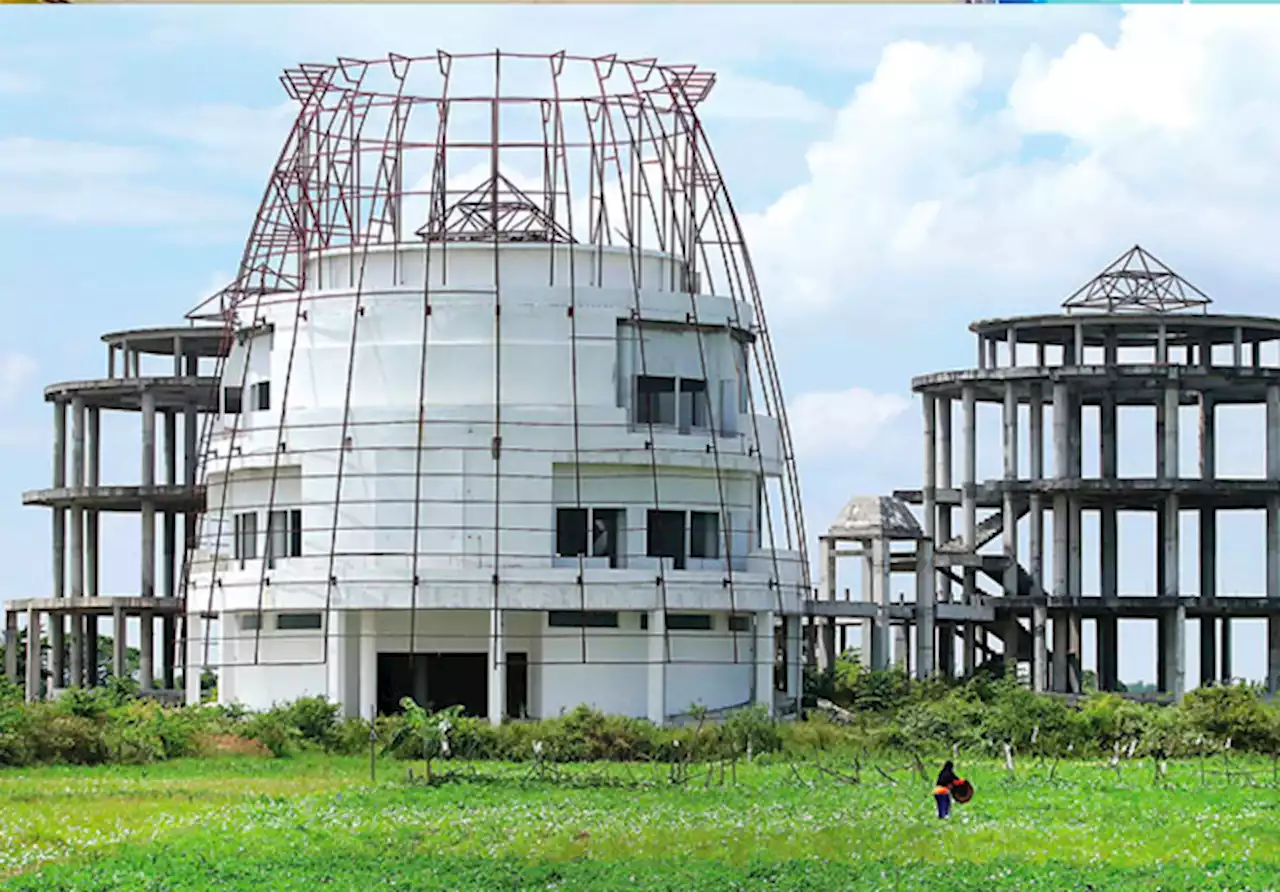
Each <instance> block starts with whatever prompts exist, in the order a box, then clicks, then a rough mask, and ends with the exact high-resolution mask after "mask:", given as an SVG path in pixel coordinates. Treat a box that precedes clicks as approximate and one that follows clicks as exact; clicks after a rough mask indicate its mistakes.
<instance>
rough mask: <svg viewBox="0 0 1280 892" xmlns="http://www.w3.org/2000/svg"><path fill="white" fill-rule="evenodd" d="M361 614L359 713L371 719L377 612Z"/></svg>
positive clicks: (375, 693)
mask: <svg viewBox="0 0 1280 892" xmlns="http://www.w3.org/2000/svg"><path fill="white" fill-rule="evenodd" d="M361 614H362V616H361V619H360V715H361V716H362V717H364V718H366V719H372V718H374V717H376V716H377V714H378V614H377V613H375V612H374V611H372V610H363V611H361ZM530 662H532V660H531V661H530ZM530 705H531V706H532V704H530ZM530 711H532V710H530Z"/></svg>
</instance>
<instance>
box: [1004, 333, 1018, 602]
mask: <svg viewBox="0 0 1280 892" xmlns="http://www.w3.org/2000/svg"><path fill="white" fill-rule="evenodd" d="M1011 347H1012V345H1011ZM1003 428H1004V479H1005V482H1006V484H1011V483H1012V482H1013V481H1014V480H1017V479H1018V394H1017V392H1016V391H1015V390H1014V388H1013V384H1012V383H1006V384H1005V385H1004V418H1003ZM1001 512H1002V513H1003V515H1004V528H1003V531H1002V533H1003V541H1002V546H1003V549H1004V556H1005V557H1006V558H1008V560H1009V565H1008V566H1007V567H1006V568H1005V571H1004V595H1005V597H1006V598H1013V597H1017V595H1018V520H1017V517H1018V515H1017V512H1016V510H1015V505H1014V500H1013V493H1012V491H1010V490H1009V489H1006V490H1005V492H1004V498H1003V501H1002V504H1001Z"/></svg>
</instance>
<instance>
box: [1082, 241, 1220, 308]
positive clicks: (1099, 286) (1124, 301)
mask: <svg viewBox="0 0 1280 892" xmlns="http://www.w3.org/2000/svg"><path fill="white" fill-rule="evenodd" d="M1210 303H1212V301H1211V300H1210V298H1209V296H1208V295H1207V294H1205V293H1204V292H1203V291H1201V290H1200V289H1199V288H1197V287H1196V286H1194V285H1192V284H1191V283H1190V282H1188V281H1187V280H1186V279H1184V278H1182V277H1181V276H1179V275H1178V274H1177V273H1175V272H1174V271H1173V270H1171V269H1169V267H1167V266H1165V265H1164V264H1163V263H1161V262H1160V261H1159V260H1157V259H1156V258H1155V257H1154V256H1153V255H1152V254H1151V253H1150V252H1148V251H1146V250H1144V249H1143V248H1142V246H1140V245H1134V246H1133V247H1132V248H1130V249H1129V250H1128V251H1126V252H1124V253H1123V254H1121V255H1120V256H1119V257H1118V258H1117V259H1116V260H1115V261H1114V262H1113V263H1112V264H1111V265H1110V266H1108V267H1107V268H1106V269H1104V270H1103V271H1102V272H1100V273H1098V275H1096V276H1095V277H1094V278H1093V279H1092V280H1090V281H1089V282H1087V283H1086V284H1084V285H1082V286H1081V287H1080V288H1079V289H1077V290H1076V292H1075V293H1074V294H1072V295H1071V296H1070V297H1068V298H1067V299H1066V300H1065V301H1063V302H1062V306H1063V308H1064V309H1066V311H1067V312H1068V313H1070V312H1071V311H1073V310H1094V311H1101V312H1104V313H1177V312H1182V311H1185V310H1199V311H1200V312H1202V313H1207V312H1208V311H1209V310H1208V308H1209V304H1210Z"/></svg>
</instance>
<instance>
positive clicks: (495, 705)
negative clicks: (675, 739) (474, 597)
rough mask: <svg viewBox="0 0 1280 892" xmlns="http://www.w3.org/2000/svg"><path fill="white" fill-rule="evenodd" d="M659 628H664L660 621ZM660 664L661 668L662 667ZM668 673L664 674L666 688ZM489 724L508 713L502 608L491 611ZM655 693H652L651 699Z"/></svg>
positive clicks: (504, 630)
mask: <svg viewBox="0 0 1280 892" xmlns="http://www.w3.org/2000/svg"><path fill="white" fill-rule="evenodd" d="M654 613H661V611H651V612H650V614H649V634H650V636H651V643H650V657H651V658H652V656H653V654H652V635H653V625H654V623H653V614H654ZM658 626H659V627H662V626H663V621H662V620H661V619H659V621H658ZM662 665H663V664H662V663H659V666H662ZM665 682H666V673H665V672H664V673H663V684H664V686H665ZM649 684H650V686H652V685H653V664H652V662H651V663H650V665H649ZM488 693H489V709H488V713H489V724H491V725H501V724H502V720H503V718H504V717H505V716H506V712H507V612H506V611H505V610H503V609H502V608H500V607H495V608H492V609H490V610H489V689H488ZM652 696H653V693H652V691H650V697H651V698H652Z"/></svg>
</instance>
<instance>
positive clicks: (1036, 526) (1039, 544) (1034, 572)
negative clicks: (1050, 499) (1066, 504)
mask: <svg viewBox="0 0 1280 892" xmlns="http://www.w3.org/2000/svg"><path fill="white" fill-rule="evenodd" d="M1030 409H1031V418H1030V438H1031V443H1030V446H1031V448H1030V450H1029V452H1030V455H1029V456H1028V458H1029V459H1030V461H1031V469H1030V476H1031V479H1032V480H1043V479H1044V396H1043V394H1042V393H1041V391H1040V385H1038V384H1036V385H1032V388H1031V406H1030ZM1030 520H1031V529H1030V535H1029V537H1028V542H1027V546H1028V549H1029V550H1030V551H1031V558H1030V561H1031V566H1030V568H1029V569H1030V572H1031V576H1032V578H1033V579H1035V582H1036V587H1037V588H1038V589H1039V590H1040V592H1043V590H1044V500H1043V498H1042V496H1041V495H1040V494H1039V493H1033V494H1032V495H1031V497H1030ZM1037 593H1039V592H1037Z"/></svg>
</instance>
